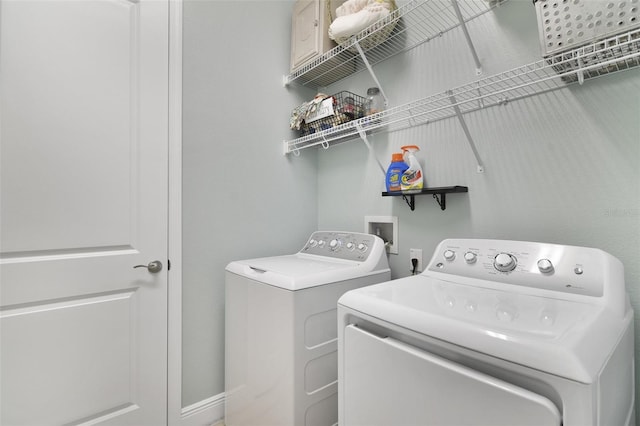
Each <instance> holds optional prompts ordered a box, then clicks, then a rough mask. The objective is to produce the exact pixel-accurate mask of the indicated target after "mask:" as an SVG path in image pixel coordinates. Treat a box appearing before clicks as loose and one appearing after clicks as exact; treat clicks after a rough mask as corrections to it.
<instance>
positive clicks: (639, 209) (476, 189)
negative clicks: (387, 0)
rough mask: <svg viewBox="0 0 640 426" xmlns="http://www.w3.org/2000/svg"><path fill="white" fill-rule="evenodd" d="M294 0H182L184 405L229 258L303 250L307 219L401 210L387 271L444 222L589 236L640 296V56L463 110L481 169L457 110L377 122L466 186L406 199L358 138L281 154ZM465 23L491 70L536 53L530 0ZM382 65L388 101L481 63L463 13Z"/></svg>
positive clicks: (211, 382) (219, 343) (205, 366)
mask: <svg viewBox="0 0 640 426" xmlns="http://www.w3.org/2000/svg"><path fill="white" fill-rule="evenodd" d="M291 5H292V3H291V2H289V1H269V0H264V1H255V2H254V1H239V0H236V1H218V0H210V1H195V0H186V2H185V5H184V6H185V7H184V16H185V22H184V31H185V34H184V107H183V108H184V124H183V126H184V203H183V206H184V213H183V214H184V240H183V244H184V253H183V256H184V282H183V286H184V290H183V291H184V306H183V309H184V318H183V332H184V344H183V357H184V359H183V363H184V366H183V405H189V404H191V403H194V402H197V401H199V400H202V399H205V398H208V397H210V396H212V395H215V394H218V393H220V392H222V391H223V390H224V377H223V373H224V369H223V366H224V360H223V353H224V347H223V344H224V338H223V318H224V305H223V301H224V281H223V279H224V275H223V270H224V266H225V265H226V263H228V262H229V261H230V260H232V259H239V258H247V257H253V256H261V255H272V254H279V253H290V252H293V251H296V250H297V249H298V248H299V246H300V244H301V241H303V240H304V239H305V238H306V237H307V236H308V234H309V233H310V232H311V231H312V230H314V229H316V228H317V229H342V230H361V229H363V221H364V216H365V215H395V216H398V219H399V230H400V236H399V250H400V253H399V254H398V255H392V256H391V257H390V263H391V267H392V274H393V277H394V278H397V277H402V276H406V275H408V274H409V271H408V262H409V259H408V252H409V248H422V249H423V251H424V257H425V262H426V261H428V260H429V257H430V254H431V253H432V252H433V250H434V248H435V246H436V244H437V243H438V242H439V241H440V240H441V239H443V238H448V237H478V238H504V239H522V240H532V241H546V242H554V243H561V244H574V245H581V246H592V247H598V248H601V249H603V250H606V251H608V252H610V253H612V254H613V255H615V256H617V257H618V258H619V259H620V260H622V262H623V263H624V264H625V268H626V269H625V270H626V279H627V286H628V289H629V293H630V295H631V298H632V303H633V305H634V307H635V308H636V311H638V308H640V171H639V170H640V167H639V166H640V144H639V141H640V126H639V124H638V123H639V122H640V98H639V96H638V93H640V76H639V74H638V71H637V70H633V71H628V72H625V73H621V74H618V75H614V76H609V77H604V78H601V79H598V80H593V81H587V82H586V83H585V85H583V86H573V87H571V88H568V89H562V90H558V91H554V92H552V93H547V94H541V95H538V96H535V97H531V98H528V99H526V100H522V101H516V102H511V103H509V104H507V105H505V106H501V107H493V108H490V109H486V110H483V111H479V112H476V113H471V114H467V115H465V119H466V120H467V123H468V125H469V128H470V130H471V133H472V135H473V137H474V138H475V140H476V143H477V145H478V149H479V152H480V155H481V157H482V159H483V161H484V163H485V169H486V171H485V173H484V174H477V173H476V164H475V162H474V158H473V155H472V153H471V151H470V149H469V147H468V145H467V143H466V140H465V138H464V135H463V133H462V130H461V128H460V126H459V124H458V122H457V121H456V120H455V119H450V120H444V121H439V122H436V123H432V124H429V125H425V126H420V127H417V128H413V129H410V130H404V131H398V132H394V133H390V134H381V135H376V136H374V137H372V139H371V141H372V143H373V146H374V149H375V151H376V156H377V157H378V158H379V159H380V161H382V162H383V164H385V165H386V164H388V162H389V159H390V158H391V153H392V152H394V151H397V150H398V149H399V147H400V146H401V145H405V144H408V143H412V144H417V145H419V146H420V147H421V148H422V151H421V152H420V153H419V158H420V160H421V163H422V164H423V167H424V171H425V175H426V179H427V184H428V185H429V186H447V185H456V184H457V185H466V186H468V187H469V193H468V194H453V195H450V196H448V197H447V205H448V207H447V210H446V211H441V210H440V208H439V207H438V205H437V204H436V203H435V201H434V200H432V199H431V197H430V196H423V197H417V198H416V210H415V211H413V212H411V211H410V210H409V208H408V207H407V206H406V205H405V204H404V202H403V201H402V200H401V199H395V198H394V199H391V198H383V197H381V196H380V192H381V191H382V190H383V185H384V184H383V175H382V173H381V172H380V170H379V168H378V166H377V163H376V161H375V160H374V158H373V157H372V156H371V155H370V154H369V152H368V151H367V149H366V148H365V146H364V145H363V144H362V142H359V141H352V142H350V143H347V144H342V145H339V146H336V147H333V148H331V149H329V150H326V151H325V150H320V152H316V151H314V150H305V151H303V152H302V155H301V156H300V157H295V158H294V157H292V158H285V157H283V156H281V154H280V153H281V145H280V143H281V141H282V140H283V139H286V138H289V133H288V131H287V127H286V126H287V120H288V117H289V113H290V110H291V107H292V106H294V105H297V104H299V103H300V102H301V100H303V99H306V98H308V97H309V96H312V93H309V92H308V91H303V90H291V89H289V90H287V89H284V88H282V86H281V84H280V80H281V77H282V75H283V74H285V73H286V72H287V70H288V63H289V40H290V35H289V32H290V16H291ZM469 30H470V32H471V35H472V37H473V38H474V43H475V45H476V48H477V50H478V53H479V55H480V58H481V60H482V63H483V68H484V76H488V75H491V74H495V73H498V72H502V71H506V70H509V69H512V68H515V67H518V66H521V65H523V64H526V63H531V62H535V61H537V60H539V59H540V49H539V46H538V35H537V29H536V17H535V12H534V10H533V6H532V5H531V1H529V0H526V1H525V0H511V1H510V2H509V3H507V4H505V5H503V6H501V7H500V8H498V9H497V10H496V11H495V12H491V13H489V14H487V15H485V16H483V17H480V18H479V19H476V20H475V21H473V22H472V23H471V24H470V25H469ZM376 72H377V74H378V77H379V79H380V81H381V83H382V84H383V87H384V89H385V92H386V93H387V95H388V96H389V98H390V101H391V106H393V105H399V104H402V103H405V102H409V101H411V100H415V99H418V98H421V97H425V96H428V95H431V94H435V93H439V92H441V91H443V90H446V89H449V88H451V87H455V86H458V85H461V84H464V83H467V82H469V81H473V80H475V79H477V78H478V77H477V76H476V75H475V66H474V64H473V61H472V59H471V56H470V55H469V52H468V50H467V49H466V46H465V44H464V41H463V38H462V33H461V32H460V31H459V30H454V31H453V32H451V33H447V34H445V35H443V36H442V37H439V38H437V39H434V40H432V41H431V42H429V43H426V44H424V45H423V46H421V47H419V48H416V49H414V50H413V51H411V52H409V53H407V54H403V55H400V56H398V57H396V58H395V59H394V60H393V61H390V62H389V63H388V64H383V65H382V66H379V67H376ZM373 85H374V84H373V82H372V80H371V79H370V77H369V76H368V74H366V73H360V74H357V75H355V76H353V77H352V78H350V79H348V80H346V81H343V82H340V83H337V84H336V85H334V86H333V87H330V88H327V89H326V91H327V92H330V93H333V92H337V91H340V90H350V91H353V92H356V93H361V94H364V93H366V88H367V87H370V86H373ZM240 171H241V176H242V177H240V178H238V177H237V175H236V173H238V172H240ZM247 171H248V172H247ZM316 173H317V176H316ZM247 175H248V176H247ZM316 179H317V180H316ZM638 312H640V311H638ZM636 329H637V330H639V331H640V325H639V322H638V321H636ZM636 340H637V341H638V340H640V334H638V333H636Z"/></svg>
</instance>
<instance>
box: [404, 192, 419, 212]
mask: <svg viewBox="0 0 640 426" xmlns="http://www.w3.org/2000/svg"><path fill="white" fill-rule="evenodd" d="M407 197H409V198H407ZM402 199H403V200H404V201H406V202H407V205H408V206H409V208H410V209H411V211H414V210H415V209H416V197H415V196H414V195H413V194H411V195H404V194H403V195H402Z"/></svg>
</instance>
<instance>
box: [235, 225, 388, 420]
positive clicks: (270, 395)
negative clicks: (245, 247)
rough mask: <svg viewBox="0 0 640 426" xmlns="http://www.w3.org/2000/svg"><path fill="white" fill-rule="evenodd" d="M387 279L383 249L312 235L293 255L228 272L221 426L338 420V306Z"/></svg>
mask: <svg viewBox="0 0 640 426" xmlns="http://www.w3.org/2000/svg"><path fill="white" fill-rule="evenodd" d="M389 279H390V271H389V265H388V262H387V254H386V250H385V246H384V242H383V241H382V239H380V238H379V237H376V236H374V235H369V234H360V233H353V232H315V233H313V234H312V235H311V237H310V238H309V240H308V241H307V243H306V244H305V245H304V247H303V248H302V250H300V252H298V253H296V254H293V255H286V256H275V257H266V258H259V259H250V260H241V261H236V262H231V263H230V264H229V265H228V266H227V268H226V296H225V302H226V309H225V311H226V314H225V320H226V324H225V334H226V336H225V393H226V395H225V425H227V426H248V425H252V426H276V425H277V426H304V425H313V426H331V425H334V424H336V423H337V421H338V395H337V391H338V385H337V380H338V357H337V345H338V344H337V328H338V326H337V303H338V298H339V297H340V296H341V295H342V294H344V293H345V292H346V291H348V290H352V289H355V288H358V287H362V286H367V285H371V284H375V283H380V282H384V281H388V280H389Z"/></svg>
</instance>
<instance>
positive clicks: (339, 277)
mask: <svg viewBox="0 0 640 426" xmlns="http://www.w3.org/2000/svg"><path fill="white" fill-rule="evenodd" d="M226 270H227V271H228V272H231V273H234V274H237V275H241V276H244V277H247V278H250V279H253V280H256V281H259V282H262V283H265V284H270V285H273V286H276V287H280V288H283V289H286V290H301V289H304V288H309V287H315V286H318V285H323V284H330V283H334V282H339V281H344V280H349V279H354V278H359V277H363V276H368V275H376V274H381V273H387V274H388V273H389V270H388V269H385V270H371V268H367V267H365V265H364V264H363V263H361V262H356V261H351V260H344V259H332V258H329V257H325V256H314V255H307V254H304V253H296V254H293V255H286V256H274V257H263V258H258V259H248V260H239V261H235V262H231V263H229V265H227V268H226Z"/></svg>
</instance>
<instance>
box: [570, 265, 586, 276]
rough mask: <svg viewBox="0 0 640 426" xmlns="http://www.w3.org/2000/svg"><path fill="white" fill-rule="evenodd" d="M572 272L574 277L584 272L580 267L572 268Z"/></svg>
mask: <svg viewBox="0 0 640 426" xmlns="http://www.w3.org/2000/svg"><path fill="white" fill-rule="evenodd" d="M573 272H575V274H576V275H582V273H583V272H584V270H583V269H582V268H581V267H579V266H576V267H575V268H574V270H573Z"/></svg>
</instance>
